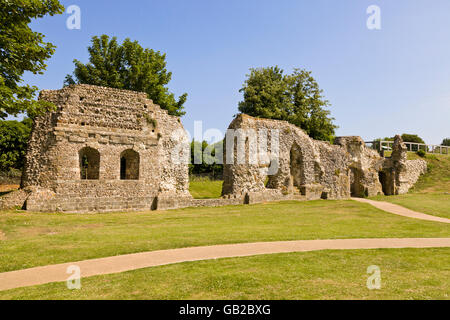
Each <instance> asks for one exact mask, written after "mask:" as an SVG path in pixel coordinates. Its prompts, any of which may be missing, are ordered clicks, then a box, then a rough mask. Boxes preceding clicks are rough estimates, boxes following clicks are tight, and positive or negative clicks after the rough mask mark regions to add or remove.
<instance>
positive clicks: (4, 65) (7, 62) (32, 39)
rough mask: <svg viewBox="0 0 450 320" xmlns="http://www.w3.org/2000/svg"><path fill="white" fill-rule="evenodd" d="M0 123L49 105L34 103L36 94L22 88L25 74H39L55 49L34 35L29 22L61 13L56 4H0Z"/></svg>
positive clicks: (11, 0)
mask: <svg viewBox="0 0 450 320" xmlns="http://www.w3.org/2000/svg"><path fill="white" fill-rule="evenodd" d="M0 6H1V8H2V9H1V11H0V119H5V118H6V117H7V116H8V114H9V115H17V114H19V113H24V112H26V113H28V114H29V115H35V114H38V113H39V112H42V111H44V110H47V109H48V108H50V107H52V105H51V104H50V103H48V102H45V101H36V100H34V97H35V93H36V91H37V90H38V88H37V87H35V86H30V85H23V84H22V81H23V80H22V76H23V74H24V72H25V71H29V72H32V73H34V74H42V73H43V70H45V68H46V67H47V66H46V64H45V63H44V62H45V60H47V59H48V58H50V57H51V56H52V54H53V53H54V51H55V46H54V45H52V44H51V43H48V42H44V35H43V34H41V33H38V32H34V31H33V30H32V29H31V28H30V27H29V24H30V22H31V20H32V19H37V18H42V17H44V16H46V15H51V16H52V15H55V14H60V13H63V10H64V7H63V6H62V5H61V4H60V3H59V1H58V0H27V1H24V0H0Z"/></svg>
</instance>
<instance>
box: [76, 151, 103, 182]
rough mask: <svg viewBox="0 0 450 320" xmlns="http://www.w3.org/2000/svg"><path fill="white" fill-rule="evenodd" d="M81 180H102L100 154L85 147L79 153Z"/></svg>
mask: <svg viewBox="0 0 450 320" xmlns="http://www.w3.org/2000/svg"><path fill="white" fill-rule="evenodd" d="M79 157H80V178H81V180H98V179H99V178H100V152H98V151H97V150H95V149H93V148H89V147H85V148H83V149H81V150H80V152H79Z"/></svg>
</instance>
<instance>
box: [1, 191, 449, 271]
mask: <svg viewBox="0 0 450 320" xmlns="http://www.w3.org/2000/svg"><path fill="white" fill-rule="evenodd" d="M449 236H450V226H449V225H448V224H444V223H439V222H428V221H421V220H415V219H409V218H405V217H400V216H396V215H393V214H389V213H386V212H383V211H381V210H378V209H376V208H374V207H372V206H370V205H368V204H363V203H358V202H354V201H351V200H347V201H325V200H318V201H310V202H296V201H289V202H281V203H269V204H258V205H246V206H244V205H241V206H227V207H218V208H186V209H178V210H170V211H156V212H155V211H153V212H145V213H136V212H131V213H105V214H85V215H80V214H45V213H29V212H3V213H0V272H5V271H11V270H18V269H24V268H29V267H35V266H41V265H48V264H55V263H62V262H71V261H77V260H84V259H91V258H97V257H107V256H114V255H120V254H126V253H135V252H142V251H151V250H159V249H170V248H181V247H192V246H201V245H213V244H227V243H244V242H257V241H278V240H302V239H343V238H386V237H403V238H405V237H449Z"/></svg>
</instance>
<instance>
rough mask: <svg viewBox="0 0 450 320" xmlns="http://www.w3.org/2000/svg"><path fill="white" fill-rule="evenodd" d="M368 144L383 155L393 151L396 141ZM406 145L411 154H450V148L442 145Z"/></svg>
mask: <svg viewBox="0 0 450 320" xmlns="http://www.w3.org/2000/svg"><path fill="white" fill-rule="evenodd" d="M366 144H369V145H371V146H372V148H373V149H375V150H378V151H380V153H383V152H384V151H391V150H392V145H393V144H394V141H369V142H366ZM405 145H406V148H407V149H408V151H411V152H417V151H419V150H423V151H425V152H426V153H433V154H446V155H449V154H450V147H449V146H440V145H433V144H424V143H415V142H405Z"/></svg>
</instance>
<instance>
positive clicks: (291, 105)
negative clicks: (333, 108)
mask: <svg viewBox="0 0 450 320" xmlns="http://www.w3.org/2000/svg"><path fill="white" fill-rule="evenodd" d="M240 92H242V93H243V96H244V100H243V101H241V102H239V111H240V112H242V113H245V114H248V115H250V116H254V117H260V118H268V119H277V120H286V121H288V122H290V123H292V124H294V125H296V126H298V127H300V128H302V129H303V130H305V131H306V133H307V134H308V135H309V136H311V137H312V138H314V139H317V140H326V141H332V140H333V138H334V133H335V129H336V128H337V126H335V125H334V124H333V120H334V118H332V117H330V111H329V110H328V109H327V108H328V107H329V106H330V103H329V102H328V101H327V100H326V99H325V98H324V97H323V91H322V90H321V89H320V88H319V85H318V84H317V82H316V81H315V80H314V78H313V77H312V76H311V72H310V71H306V70H303V69H294V72H293V73H292V74H291V75H283V70H282V69H280V68H279V67H277V66H275V67H268V68H258V69H250V74H249V75H248V76H247V80H246V81H245V83H244V86H243V87H242V88H241V90H240Z"/></svg>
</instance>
